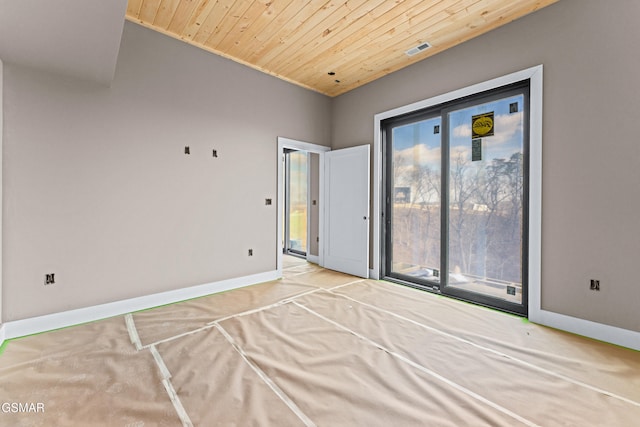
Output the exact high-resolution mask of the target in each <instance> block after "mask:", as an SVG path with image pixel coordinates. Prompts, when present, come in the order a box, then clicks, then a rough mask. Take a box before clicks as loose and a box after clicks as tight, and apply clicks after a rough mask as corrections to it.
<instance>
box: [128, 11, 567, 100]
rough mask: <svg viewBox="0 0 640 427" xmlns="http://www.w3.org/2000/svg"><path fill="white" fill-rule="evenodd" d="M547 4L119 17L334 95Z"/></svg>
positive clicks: (134, 13)
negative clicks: (410, 52)
mask: <svg viewBox="0 0 640 427" xmlns="http://www.w3.org/2000/svg"><path fill="white" fill-rule="evenodd" d="M556 1H558V0H129V4H128V7H127V19H128V20H130V21H132V22H136V23H139V24H141V25H143V26H145V27H149V28H152V29H154V30H156V31H159V32H161V33H164V34H167V35H170V36H172V37H175V38H177V39H179V40H182V41H184V42H187V43H190V44H192V45H195V46H198V47H200V48H202V49H205V50H207V51H210V52H213V53H216V54H218V55H222V56H224V57H227V58H230V59H232V60H234V61H237V62H240V63H242V64H245V65H248V66H250V67H253V68H256V69H258V70H260V71H263V72H265V73H269V74H271V75H274V76H277V77H279V78H281V79H284V80H287V81H289V82H292V83H295V84H297V85H300V86H303V87H305V88H308V89H312V90H315V91H317V92H320V93H323V94H326V95H328V96H337V95H340V94H342V93H345V92H347V91H349V90H351V89H354V88H357V87H359V86H362V85H363V84H366V83H368V82H371V81H373V80H375V79H378V78H380V77H382V76H384V75H387V74H389V73H392V72H394V71H396V70H399V69H401V68H403V67H406V66H408V65H410V64H413V63H415V62H417V61H420V60H423V59H425V58H428V57H429V56H432V55H435V54H436V53H438V52H442V51H443V50H445V49H448V48H450V47H453V46H455V45H457V44H459V43H462V42H464V41H466V40H469V39H472V38H474V37H477V36H479V35H480V34H483V33H486V32H487V31H490V30H492V29H494V28H497V27H499V26H501V25H504V24H506V23H509V22H511V21H513V20H515V19H518V18H520V17H522V16H524V15H527V14H529V13H531V12H534V11H536V10H538V9H541V8H543V7H545V6H547V5H550V4H552V3H555V2H556ZM425 42H427V43H429V44H430V45H431V47H430V48H428V49H425V50H422V51H420V52H419V53H418V54H416V55H414V56H408V55H406V54H405V52H406V51H407V50H409V49H411V48H414V47H416V46H418V45H421V44H423V43H425Z"/></svg>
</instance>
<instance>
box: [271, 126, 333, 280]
mask: <svg viewBox="0 0 640 427" xmlns="http://www.w3.org/2000/svg"><path fill="white" fill-rule="evenodd" d="M329 150H330V148H329V147H325V146H322V145H315V144H309V143H307V142H302V141H296V140H292V139H288V138H282V137H279V138H278V247H277V265H278V271H280V272H281V271H282V265H283V264H282V256H283V255H292V256H296V257H299V258H304V259H306V260H307V261H309V262H313V263H316V264H319V265H321V266H322V265H323V263H322V258H323V257H322V246H321V242H320V236H321V235H322V224H321V222H322V221H321V219H320V206H321V205H322V201H321V197H322V196H321V194H322V193H321V172H320V171H321V165H322V161H323V159H322V154H323V153H325V152H327V151H329Z"/></svg>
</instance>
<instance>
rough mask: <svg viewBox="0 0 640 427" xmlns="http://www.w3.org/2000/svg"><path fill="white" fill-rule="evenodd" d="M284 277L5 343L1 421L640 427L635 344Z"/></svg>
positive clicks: (138, 426)
mask: <svg viewBox="0 0 640 427" xmlns="http://www.w3.org/2000/svg"><path fill="white" fill-rule="evenodd" d="M284 276H285V277H284V279H282V280H279V281H275V282H270V283H264V284H260V285H255V286H250V287H247V288H243V289H238V290H234V291H230V292H225V293H221V294H216V295H211V296H207V297H203V298H198V299H194V300H190V301H186V302H182V303H178V304H173V305H169V306H164V307H159V308H156V309H152V310H147V311H143V312H137V313H133V314H132V315H126V316H120V317H114V318H110V319H106V320H103V321H99V322H94V323H90V324H86V325H80V326H75V327H71V328H67V329H63V330H58V331H53V332H48V333H44V334H40V335H35V336H30V337H25V338H20V339H15V340H11V341H10V342H8V343H7V344H6V345H5V346H4V352H3V354H2V355H0V405H3V406H2V407H0V409H1V410H0V426H102V425H105V426H128V427H134V426H135V427H142V426H180V425H197V426H304V425H308V426H311V425H317V426H385V427H390V426H520V425H528V426H535V425H539V426H638V425H640V353H639V352H636V351H632V350H628V349H624V348H620V347H615V346H612V345H607V344H604V343H600V342H596V341H593V340H589V339H585V338H582V337H578V336H574V335H571V334H567V333H563V332H559V331H555V330H552V329H548V328H544V327H541V326H537V325H534V324H531V323H527V322H526V321H523V320H522V319H520V318H518V317H514V316H510V315H506V314H503V313H499V312H495V311H492V310H488V309H485V308H481V307H476V306H473V305H470V304H465V303H461V302H458V301H454V300H449V299H446V298H442V297H438V296H436V295H433V294H428V293H425V292H420V291H417V290H414V289H410V288H406V287H403V286H399V285H394V284H390V283H386V282H381V281H372V280H361V279H358V278H355V277H351V276H348V275H344V274H340V273H336V272H331V271H328V270H323V269H320V268H318V267H316V266H314V265H311V264H306V263H304V262H302V261H299V260H295V259H294V260H292V259H288V261H287V263H286V264H285V269H284ZM12 403H21V404H30V403H33V404H34V405H38V404H39V405H40V406H34V407H35V408H36V409H42V410H38V411H36V412H12V408H15V405H14V406H12V405H11V404H12ZM34 407H32V409H33V408H34ZM23 408H24V407H23Z"/></svg>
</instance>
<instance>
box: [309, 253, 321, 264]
mask: <svg viewBox="0 0 640 427" xmlns="http://www.w3.org/2000/svg"><path fill="white" fill-rule="evenodd" d="M307 261H308V262H312V263H314V264H320V257H319V256H318V255H307Z"/></svg>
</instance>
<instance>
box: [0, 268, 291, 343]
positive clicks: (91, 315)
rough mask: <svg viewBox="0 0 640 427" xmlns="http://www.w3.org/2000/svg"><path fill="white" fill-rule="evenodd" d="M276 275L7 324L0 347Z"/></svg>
mask: <svg viewBox="0 0 640 427" xmlns="http://www.w3.org/2000/svg"><path fill="white" fill-rule="evenodd" d="M279 277H280V276H278V274H277V271H268V272H265V273H258V274H253V275H250V276H243V277H237V278H233V279H227V280H221V281H219V282H213V283H206V284H203V285H196V286H191V287H188V288H183V289H176V290H173V291H167V292H160V293H157V294H151V295H146V296H142V297H137V298H131V299H127V300H122V301H116V302H111V303H107V304H100V305H94V306H92V307H85V308H79V309H76V310H69V311H63V312H60V313H53V314H47V315H44V316H38V317H31V318H28V319H21V320H14V321H11V322H6V323H4V324H2V325H1V326H0V345H2V342H3V341H4V340H8V339H12V338H18V337H23V336H26V335H32V334H37V333H40V332H46V331H51V330H54V329H60V328H65V327H67V326H73V325H78V324H81V323H87V322H93V321H95V320H100V319H106V318H108V317H114V316H120V315H123V314H127V313H131V312H134V311H139V310H145V309H148V308H152V307H157V306H160V305H166V304H171V303H175V302H179V301H184V300H187V299H191V298H197V297H202V296H205V295H209V294H214V293H217V292H224V291H229V290H231V289H237V288H241V287H244V286H249V285H254V284H257V283H262V282H269V281H272V280H276V279H278V278H279Z"/></svg>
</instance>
